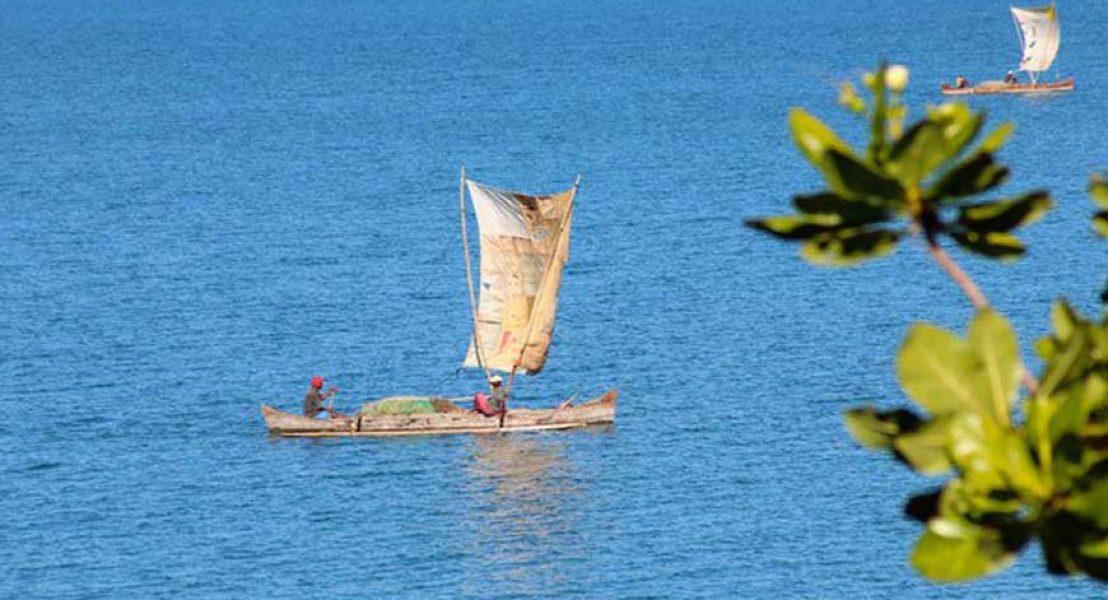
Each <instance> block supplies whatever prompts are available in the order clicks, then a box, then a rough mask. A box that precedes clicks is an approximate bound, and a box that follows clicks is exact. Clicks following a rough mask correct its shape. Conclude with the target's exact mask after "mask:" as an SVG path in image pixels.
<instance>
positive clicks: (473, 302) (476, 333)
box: [458, 165, 492, 382]
mask: <svg viewBox="0 0 1108 600" xmlns="http://www.w3.org/2000/svg"><path fill="white" fill-rule="evenodd" d="M458 204H459V208H460V209H461V215H462V249H463V250H464V251H465V259H466V284H467V285H468V286H469V307H470V311H471V312H472V313H473V354H474V356H476V357H477V365H478V366H480V367H481V369H482V370H484V371H485V381H486V382H487V381H488V380H489V379H491V378H492V374H491V373H490V372H489V369H488V367H486V366H485V360H484V358H483V357H482V356H481V321H480V319H479V316H478V312H477V294H476V293H475V292H474V291H473V267H472V265H471V264H470V257H469V227H468V226H467V225H466V168H465V165H462V176H461V179H460V180H459V182H458Z"/></svg>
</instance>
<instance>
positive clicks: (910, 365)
mask: <svg viewBox="0 0 1108 600" xmlns="http://www.w3.org/2000/svg"><path fill="white" fill-rule="evenodd" d="M896 365H897V373H898V375H899V377H900V385H901V387H903V388H904V391H905V392H906V393H907V394H908V396H909V397H910V398H911V399H912V400H914V401H915V402H916V403H917V404H919V405H920V406H922V407H924V408H926V409H927V410H928V411H929V412H931V414H933V415H936V416H940V415H945V414H950V413H956V412H962V411H972V412H976V413H979V414H984V415H988V416H990V417H991V416H992V414H993V411H992V407H991V405H990V403H989V399H988V398H980V397H978V393H979V390H980V389H981V387H982V385H981V383H980V382H981V375H982V365H981V360H980V358H979V357H978V355H977V351H976V350H975V349H974V348H973V347H972V346H971V345H970V344H969V343H967V342H965V341H963V340H961V339H960V338H959V337H958V336H957V335H955V334H953V333H952V332H950V331H947V330H945V329H942V328H939V327H935V326H934V325H928V324H916V325H913V326H912V328H911V329H910V330H909V331H908V335H907V337H906V338H905V340H904V345H903V346H902V347H901V349H900V353H899V355H898V356H897V361H896Z"/></svg>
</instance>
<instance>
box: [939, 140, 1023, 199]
mask: <svg viewBox="0 0 1108 600" xmlns="http://www.w3.org/2000/svg"><path fill="white" fill-rule="evenodd" d="M1008 174H1009V172H1008V168H1007V167H1005V166H1003V165H1001V164H1000V163H998V162H996V160H995V159H994V158H993V155H992V154H990V153H988V152H978V153H976V154H974V155H973V156H971V157H969V158H968V159H966V160H964V161H962V162H961V163H959V164H958V165H956V166H955V167H953V168H952V169H950V170H949V171H947V172H946V173H945V174H943V176H942V177H940V178H939V180H938V181H936V182H935V184H934V185H933V186H931V188H930V189H929V190H928V191H927V193H926V194H925V198H926V199H927V200H928V201H929V202H943V203H949V202H952V201H955V200H958V199H960V198H965V197H966V196H976V195H977V194H983V193H985V192H987V191H989V190H991V189H993V188H995V187H997V186H999V185H1001V184H1003V183H1004V182H1005V181H1007V180H1008Z"/></svg>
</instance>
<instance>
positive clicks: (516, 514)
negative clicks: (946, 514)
mask: <svg viewBox="0 0 1108 600" xmlns="http://www.w3.org/2000/svg"><path fill="white" fill-rule="evenodd" d="M1007 4H1008V3H1007V2H995V1H985V0H977V1H973V2H963V1H957V0H947V1H939V0H921V1H915V2H910V3H908V2H893V1H892V0H888V1H885V2H879V1H877V0H838V1H835V2H824V1H820V0H804V1H797V2H780V1H778V0H772V1H771V0H752V1H743V2H739V1H736V2H682V3H676V2H660V1H659V2H647V1H643V2H608V1H604V0H599V1H579V0H570V1H559V2H552V1H551V2H536V1H525V2H431V1H423V0H417V1H410V2H391V3H383V2H359V1H338V0H335V1H309V0H302V1H296V0H288V1H274V2H240V1H215V0H211V1H191V2H185V1H176V2H174V1H168V0H149V1H142V2H140V1H125V0H119V1H102V2H94V1H62V0H59V1H42V0H33V1H25V0H6V2H4V7H3V14H2V16H0V40H3V41H2V42H0V77H2V81H3V83H2V85H0V140H2V143H0V165H2V167H0V203H2V206H3V216H2V217H0V306H2V310H0V338H2V339H3V346H2V349H0V372H2V373H3V374H4V377H5V378H6V385H5V386H4V388H5V389H6V390H7V391H5V392H3V393H2V394H0V410H2V411H3V413H4V415H5V416H4V417H3V418H2V419H0V473H2V478H0V513H2V514H3V515H4V522H3V525H2V526H0V597H11V598H28V597H51V598H84V597H132V598H152V597H240V598H245V597H289V598H301V597H318V598H343V597H474V598H478V597H512V596H532V595H538V596H564V597H572V596H580V597H616V598H631V597H737V598H738V597H741V598H781V597H784V598H864V597H872V598H884V597H892V596H896V597H913V598H926V597H939V596H941V597H967V598H971V597H972V598H982V597H991V598H1048V597H1049V598H1093V597H1103V596H1104V595H1105V594H1108V588H1104V587H1100V586H1097V585H1094V584H1092V583H1090V582H1087V581H1070V580H1064V579H1057V578H1052V577H1048V576H1046V575H1044V574H1043V569H1042V566H1041V560H1040V557H1039V556H1038V554H1037V553H1036V552H1032V553H1029V554H1027V555H1025V556H1023V557H1022V559H1021V561H1020V562H1019V563H1017V565H1016V566H1015V567H1013V568H1011V569H1009V570H1007V571H1005V572H1003V573H1002V574H1000V575H997V576H994V577H991V578H988V579H985V580H983V581H980V582H978V583H975V584H972V585H967V586H960V587H935V586H932V585H930V584H927V583H925V582H924V581H922V580H921V579H919V578H918V577H916V576H915V575H914V574H913V572H912V571H911V569H910V568H909V567H908V566H907V565H906V557H907V555H908V553H909V551H910V548H911V544H912V541H913V540H914V537H915V535H916V534H918V533H919V527H918V526H917V525H916V524H914V523H911V522H908V521H906V520H904V519H903V518H902V517H901V513H900V507H901V505H902V503H903V501H904V500H905V499H906V498H907V497H908V496H909V494H911V493H913V492H916V491H920V490H923V489H926V488H927V487H928V485H929V483H931V482H928V481H927V480H925V479H923V478H919V477H915V476H913V475H911V474H909V473H908V472H907V471H905V470H904V469H899V468H896V467H894V466H893V465H892V464H891V461H890V460H889V459H888V458H886V457H884V456H881V455H877V454H871V453H868V452H865V451H863V450H861V449H859V448H858V447H856V446H855V445H854V444H853V443H852V442H851V440H850V439H849V438H848V436H847V434H846V433H845V431H844V430H843V428H842V426H841V421H840V412H841V411H842V410H843V409H844V408H845V407H848V406H851V405H853V404H856V403H859V402H862V401H867V400H870V401H876V402H880V403H883V404H886V405H893V404H900V403H903V402H906V400H905V399H904V398H903V396H902V395H901V394H900V393H899V391H898V388H897V386H896V383H895V380H894V376H893V369H892V356H893V353H894V351H895V349H896V348H897V347H898V345H899V343H900V339H901V336H902V335H903V334H904V332H905V330H906V328H907V327H908V325H909V324H910V323H911V322H913V321H914V320H917V319H922V320H929V321H933V322H937V323H940V324H943V325H945V326H949V327H957V328H959V329H961V328H962V327H963V326H964V323H965V322H966V321H967V319H968V317H969V316H970V314H971V311H970V309H969V306H968V303H967V302H966V301H965V300H964V299H963V298H962V297H961V296H960V295H959V294H958V292H957V290H956V288H955V287H954V286H953V285H952V284H951V283H949V282H948V281H947V280H945V279H944V278H943V277H942V276H941V274H940V273H939V271H938V269H937V268H936V267H935V266H933V265H932V264H930V263H929V262H928V261H927V260H926V259H925V257H924V255H923V253H922V252H920V249H919V248H918V247H916V246H915V245H913V244H908V245H906V246H904V247H902V248H901V249H900V250H899V251H898V252H897V254H896V255H895V256H894V257H893V258H892V259H889V260H885V261H881V262H878V263H876V264H873V265H869V266H866V267H864V268H861V269H855V270H848V271H827V270H817V269H814V268H811V267H808V266H806V265H804V264H802V263H801V261H800V260H799V259H798V258H797V257H796V255H795V248H791V247H787V246H784V245H779V244H777V243H774V242H772V241H770V240H768V239H766V238H764V237H761V236H759V235H756V234H754V233H753V232H751V231H749V230H746V229H744V228H743V227H741V226H740V222H741V220H742V219H743V218H744V217H750V216H755V215H764V214H771V213H774V212H780V211H783V210H784V209H785V206H786V202H787V200H788V198H789V196H790V194H792V193H795V192H801V191H811V190H813V189H815V188H816V186H817V185H818V180H817V178H816V175H815V174H814V173H813V172H812V171H811V170H809V169H808V168H806V166H805V164H804V163H803V161H802V159H801V158H800V157H799V155H798V154H797V153H796V151H795V150H794V149H793V147H792V145H791V143H790V142H789V139H788V137H787V131H786V126H785V117H786V114H787V110H788V109H789V108H790V107H792V106H796V105H803V106H806V107H808V108H810V109H811V110H812V111H813V112H815V113H816V114H817V115H820V116H823V117H825V118H826V119H827V120H829V121H830V122H832V124H833V125H834V126H836V127H840V128H841V127H849V126H851V122H852V121H851V117H849V116H847V115H846V114H845V113H843V112H842V111H840V110H839V109H837V108H836V106H835V104H834V102H835V97H836V89H835V84H836V83H837V82H838V81H841V80H842V79H844V78H846V77H848V76H851V75H856V74H857V73H858V72H859V69H861V68H868V67H871V66H872V65H873V64H874V63H875V62H876V60H877V59H878V58H879V57H881V56H886V57H888V58H889V59H891V60H893V61H896V62H902V63H905V64H908V65H909V66H910V67H911V68H912V84H913V86H912V88H911V91H910V94H909V96H910V98H909V99H910V101H911V103H912V104H913V105H914V106H915V107H916V108H917V109H918V108H920V107H922V106H923V105H924V104H925V103H937V102H939V101H940V99H941V97H940V96H939V95H938V94H937V88H938V84H939V82H940V81H941V80H943V79H946V80H951V79H952V78H953V77H954V76H955V75H957V74H958V73H963V74H965V75H967V76H969V77H971V78H972V79H983V78H999V77H1000V76H1002V75H1003V73H1004V71H1005V70H1006V69H1008V68H1010V67H1011V65H1013V64H1014V62H1015V61H1016V60H1017V50H1016V41H1015V34H1014V28H1013V26H1012V23H1011V20H1010V17H1009V15H1008V14H1007ZM1060 4H1061V6H1060V7H1059V9H1060V13H1061V16H1062V20H1063V25H1062V28H1063V35H1064V37H1063V42H1062V51H1061V54H1060V57H1059V60H1058V67H1059V68H1060V70H1061V72H1062V74H1067V75H1068V74H1073V75H1076V77H1077V82H1078V91H1077V92H1076V93H1074V94H1070V95H1067V96H1064V97H1057V98H1046V99H1024V98H994V99H974V100H973V101H972V103H973V104H974V105H976V106H981V107H985V108H987V109H988V110H989V111H990V113H991V115H992V117H993V118H994V123H995V122H999V120H1003V119H1013V120H1015V121H1016V122H1017V124H1018V131H1017V134H1016V136H1015V137H1014V140H1013V143H1012V145H1011V147H1010V148H1009V149H1008V150H1006V151H1005V153H1004V158H1005V159H1006V160H1007V161H1008V162H1009V163H1010V165H1011V166H1012V168H1013V171H1014V174H1015V177H1014V179H1013V182H1012V183H1011V184H1010V185H1009V187H1008V188H1007V189H1008V190H1009V191H1015V190H1021V189H1027V188H1031V187H1036V186H1045V187H1048V188H1049V189H1050V190H1052V191H1053V192H1054V193H1055V194H1056V198H1057V199H1058V206H1057V209H1056V210H1055V211H1053V212H1052V213H1051V214H1050V215H1049V216H1048V217H1047V218H1046V219H1045V220H1044V221H1043V222H1041V223H1039V224H1037V225H1036V226H1034V227H1033V228H1031V229H1030V230H1029V231H1028V232H1027V233H1026V235H1025V236H1024V238H1025V240H1026V241H1027V242H1028V244H1029V246H1030V248H1031V252H1030V255H1029V256H1028V258H1027V259H1026V260H1024V261H1022V262H1020V263H1018V264H1015V265H1011V266H1004V267H997V266H993V265H991V264H985V263H983V262H981V261H977V260H972V259H967V260H966V262H965V265H966V268H967V269H968V270H969V271H970V272H971V273H972V274H973V275H974V276H975V277H977V278H978V280H979V283H980V284H981V285H982V287H983V288H984V289H985V290H986V291H987V292H988V293H989V294H990V296H991V298H992V300H993V301H994V303H995V304H996V305H997V307H998V308H1000V309H1001V310H1002V311H1003V312H1005V313H1006V314H1007V315H1009V316H1010V318H1011V319H1012V320H1013V321H1014V322H1015V323H1016V325H1017V326H1018V327H1019V328H1020V329H1021V332H1022V335H1023V337H1022V342H1023V344H1024V348H1025V354H1027V355H1028V358H1029V360H1033V359H1031V357H1030V350H1029V348H1030V343H1031V342H1032V340H1033V339H1034V337H1036V336H1037V335H1039V334H1041V333H1043V332H1044V328H1045V326H1046V323H1047V315H1048V311H1049V307H1050V303H1051V301H1052V300H1053V299H1054V298H1055V296H1056V295H1058V294H1064V295H1066V296H1068V297H1069V298H1070V299H1071V300H1073V301H1074V302H1075V303H1076V304H1077V305H1078V306H1080V307H1081V308H1082V309H1083V310H1084V311H1085V312H1086V313H1089V314H1093V313H1094V311H1095V310H1096V309H1097V308H1096V307H1097V305H1096V300H1095V292H1096V290H1098V289H1099V288H1100V286H1101V284H1102V283H1103V278H1104V276H1105V274H1106V273H1108V252H1106V247H1105V245H1104V244H1100V245H1095V244H1093V243H1091V239H1092V235H1091V233H1090V229H1089V225H1088V214H1089V213H1090V212H1091V211H1090V209H1091V204H1089V203H1088V201H1087V199H1086V197H1085V195H1084V191H1083V190H1084V186H1085V183H1086V178H1087V175H1088V174H1089V173H1090V172H1091V171H1093V170H1095V169H1098V168H1104V167H1108V144H1106V139H1108V55H1105V53H1104V47H1103V32H1104V31H1106V30H1108V6H1105V5H1104V4H1102V3H1101V2H1060ZM917 114H918V112H917ZM855 131H859V130H858V129H855ZM463 163H464V164H465V165H466V166H467V168H468V169H469V170H470V172H471V174H472V176H473V177H474V178H475V179H478V180H480V181H483V182H486V183H489V184H492V185H497V186H502V187H509V188H518V189H522V190H527V191H533V192H548V191H554V190H560V189H564V188H565V187H567V186H568V185H569V184H570V183H571V182H572V180H573V178H574V176H575V175H576V174H577V173H578V172H580V173H582V174H583V176H584V184H583V187H582V190H581V194H580V196H579V204H578V208H577V212H576V215H575V225H576V229H575V232H574V240H573V244H574V245H573V248H572V256H571V261H570V264H569V266H568V270H567V275H566V280H565V283H564V286H563V293H562V299H563V301H562V304H561V311H560V321H559V329H558V335H557V338H556V342H555V345H554V347H553V349H552V353H551V357H550V362H549V366H548V369H547V370H546V371H545V372H544V373H543V374H542V375H541V376H540V377H537V378H534V379H530V380H527V381H526V382H524V383H521V384H518V386H517V391H518V394H519V398H518V402H519V404H520V405H528V404H529V405H539V404H543V403H545V404H550V403H553V402H554V401H555V400H556V399H558V398H561V397H564V396H566V395H568V394H570V393H573V392H580V393H581V394H582V395H588V394H596V393H599V392H601V391H602V390H603V389H604V388H606V387H608V386H616V387H618V388H619V390H620V392H621V398H620V402H621V404H620V413H619V424H618V426H617V427H615V428H613V429H610V430H607V431H598V432H570V433H549V434H536V435H516V436H505V437H499V438H475V437H439V438H425V439H406V440H323V441H302V440H271V439H269V438H268V437H267V435H266V431H265V427H264V425H263V423H262V421H261V418H260V415H259V412H258V405H259V403H261V402H263V401H264V402H269V403H276V404H279V405H282V406H285V407H289V408H296V407H298V406H299V403H300V400H301V398H302V397H303V393H304V391H305V388H306V385H307V381H308V378H309V377H310V376H311V375H312V374H315V373H320V374H323V375H325V376H327V378H328V380H329V383H334V384H336V385H338V386H339V387H341V388H342V392H341V394H340V395H339V405H340V407H341V408H352V407H354V406H356V405H357V404H359V403H360V402H362V401H365V400H367V399H370V398H373V397H376V396H380V395H386V394H394V393H424V394H429V393H437V394H446V395H462V394H468V393H471V392H472V391H473V390H475V389H476V388H477V386H478V385H479V383H480V381H479V376H478V375H475V374H472V373H463V374H460V375H459V374H456V373H455V370H456V369H457V367H458V365H459V363H460V361H461V358H462V356H463V354H464V351H465V345H466V339H467V335H468V331H469V329H468V328H469V316H468V312H467V311H468V303H467V300H466V297H465V279H464V271H463V263H462V254H461V249H460V239H459V233H458V216H457V176H458V169H459V167H460V166H461V165H462V164H463Z"/></svg>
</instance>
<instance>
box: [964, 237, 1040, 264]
mask: <svg viewBox="0 0 1108 600" xmlns="http://www.w3.org/2000/svg"><path fill="white" fill-rule="evenodd" d="M950 237H951V238H952V239H953V240H954V241H955V242H957V243H958V245H959V246H961V247H962V248H965V249H966V250H969V251H970V252H973V253H974V254H980V255H981V256H985V257H988V258H996V259H999V260H1013V259H1016V258H1019V257H1021V256H1023V254H1024V253H1025V252H1026V251H1027V249H1026V248H1024V247H1023V244H1021V243H1020V241H1019V240H1018V239H1016V237H1015V236H1012V235H1009V234H1007V233H992V232H984V233H979V232H976V231H951V232H950Z"/></svg>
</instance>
